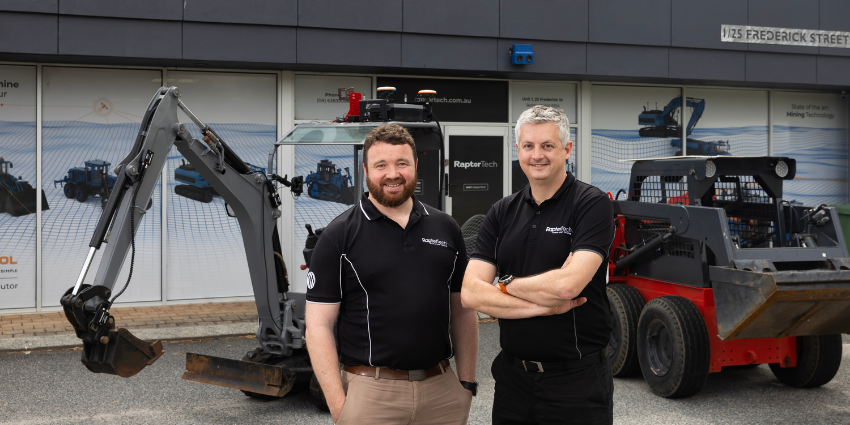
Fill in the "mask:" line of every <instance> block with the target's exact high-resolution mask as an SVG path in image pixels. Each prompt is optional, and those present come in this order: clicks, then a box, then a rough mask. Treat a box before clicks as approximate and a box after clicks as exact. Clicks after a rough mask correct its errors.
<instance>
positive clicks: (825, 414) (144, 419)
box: [0, 322, 850, 425]
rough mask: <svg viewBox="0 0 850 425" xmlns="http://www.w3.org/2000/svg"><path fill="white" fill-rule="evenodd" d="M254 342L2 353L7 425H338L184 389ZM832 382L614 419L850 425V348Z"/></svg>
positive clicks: (760, 373) (659, 402) (728, 379)
mask: <svg viewBox="0 0 850 425" xmlns="http://www.w3.org/2000/svg"><path fill="white" fill-rule="evenodd" d="M480 329H481V343H480V348H479V362H478V380H479V382H480V390H479V395H478V397H476V398H475V400H474V402H473V405H472V412H471V414H470V422H469V423H470V424H489V423H490V408H491V405H492V400H493V385H494V383H493V379H492V378H491V377H490V371H489V367H490V362H491V361H492V359H493V357H495V356H496V354H497V353H498V344H499V343H498V325H497V324H495V323H492V322H490V323H482V324H481V326H480ZM255 344H256V341H255V339H254V338H253V337H226V338H218V339H206V340H186V341H176V342H166V343H165V350H166V353H165V354H164V355H163V357H162V358H161V359H159V360H158V361H157V362H156V363H154V364H153V365H152V366H149V367H147V368H146V369H145V370H143V371H142V372H141V373H139V374H138V375H136V376H134V377H132V378H128V379H123V378H119V377H116V376H109V375H97V374H92V373H90V372H88V370H86V368H85V367H84V366H83V365H82V364H80V362H79V356H80V351H78V350H57V351H32V352H6V353H0V424H23V425H30V424H107V423H108V424H151V423H157V424H159V423H167V424H260V423H277V424H299V425H301V424H306V425H309V424H331V419H330V415H329V414H328V413H326V412H322V411H319V410H318V409H316V408H315V407H314V406H313V405H312V404H311V403H310V398H309V395H308V393H307V391H304V390H301V391H296V392H294V393H291V394H289V395H287V396H286V397H284V398H283V399H280V400H275V401H270V402H263V401H258V400H254V399H251V398H248V397H245V396H244V395H242V394H241V393H240V392H239V391H237V390H232V389H228V388H222V387H217V386H213V385H206V384H200V383H196V382H190V381H184V380H182V379H181V378H180V377H181V376H182V374H183V371H184V370H185V353H186V352H196V353H203V354H208V355H214V356H220V357H227V358H241V357H242V355H244V354H245V352H246V351H248V350H250V349H253V348H254V347H255ZM843 364H844V366H843V367H842V368H841V370H840V371H839V373H838V376H836V377H835V379H833V381H832V382H830V383H828V384H826V385H824V386H823V387H821V388H816V389H806V390H802V389H795V388H789V387H786V386H785V385H782V384H780V383H779V382H778V381H777V380H776V379H775V378H774V377H773V374H771V372H770V369H769V368H768V367H767V366H759V367H754V368H743V369H741V368H733V369H727V370H724V371H723V372H721V373H716V374H711V375H710V376H709V379H708V382H707V383H706V385H705V387H704V388H703V390H702V391H701V392H700V393H699V394H697V395H695V396H693V397H690V398H687V399H683V400H667V399H664V398H660V397H657V396H655V395H654V394H653V393H652V392H651V391H650V390H649V388H648V387H647V386H646V384H645V383H644V382H643V379H642V378H639V377H638V378H628V379H619V378H615V379H614V385H615V391H614V401H615V407H614V420H615V423H623V424H625V423H628V424H659V423H670V424H673V423H675V424H718V423H719V424H723V423H729V424H739V423H780V422H781V423H818V424H828V423H850V344H845V345H844V356H843Z"/></svg>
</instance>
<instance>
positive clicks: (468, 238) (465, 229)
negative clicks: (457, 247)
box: [460, 214, 485, 257]
mask: <svg viewBox="0 0 850 425" xmlns="http://www.w3.org/2000/svg"><path fill="white" fill-rule="evenodd" d="M484 218H485V216H484V214H476V215H474V216H472V217H469V218H468V219H467V220H466V221H465V222H464V223H463V225H462V226H460V233H461V236H463V242H464V244H465V245H466V255H467V257H468V256H471V255H472V252H473V251H475V243H476V242H478V231H479V230H480V229H481V224H482V223H484Z"/></svg>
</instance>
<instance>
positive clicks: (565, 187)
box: [522, 171, 576, 205]
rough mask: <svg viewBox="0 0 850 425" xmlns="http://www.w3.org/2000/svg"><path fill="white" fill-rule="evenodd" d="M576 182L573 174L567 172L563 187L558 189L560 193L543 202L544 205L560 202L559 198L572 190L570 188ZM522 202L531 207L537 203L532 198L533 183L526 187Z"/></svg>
mask: <svg viewBox="0 0 850 425" xmlns="http://www.w3.org/2000/svg"><path fill="white" fill-rule="evenodd" d="M575 181H576V178H575V176H573V174H572V173H570V172H569V171H567V178H566V179H564V182H563V183H562V184H561V187H559V188H558V191H557V192H555V194H554V195H552V197H551V198H549V199H547V200H545V201H543V203H546V202H549V201H553V202H554V201H556V200H558V198H560V197H561V195H563V194H564V193H566V191H567V190H569V189H570V186H572V185H573V183H574V182H575ZM522 200H523V201H524V202H525V203H527V204H529V205H533V204H534V203H535V200H534V197H533V196H531V183H529V184H527V185H525V189H523V191H522Z"/></svg>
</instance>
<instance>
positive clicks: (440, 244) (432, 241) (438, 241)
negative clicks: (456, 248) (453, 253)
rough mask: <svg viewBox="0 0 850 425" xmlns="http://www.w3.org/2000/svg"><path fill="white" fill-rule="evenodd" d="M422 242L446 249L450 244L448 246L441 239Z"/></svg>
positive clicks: (423, 239) (424, 239)
mask: <svg viewBox="0 0 850 425" xmlns="http://www.w3.org/2000/svg"><path fill="white" fill-rule="evenodd" d="M422 242H425V243H427V244H431V245H437V246H442V247H444V248H445V247H448V246H449V244H447V243H446V242H445V241H441V240H439V239H428V238H422Z"/></svg>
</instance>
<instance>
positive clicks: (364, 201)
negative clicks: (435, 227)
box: [359, 192, 429, 221]
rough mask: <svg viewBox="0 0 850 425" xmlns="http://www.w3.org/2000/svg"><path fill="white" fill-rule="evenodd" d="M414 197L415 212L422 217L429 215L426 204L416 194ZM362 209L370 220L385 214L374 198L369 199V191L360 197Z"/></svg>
mask: <svg viewBox="0 0 850 425" xmlns="http://www.w3.org/2000/svg"><path fill="white" fill-rule="evenodd" d="M410 197H411V198H412V199H413V212H415V213H417V214H419V216H420V217H425V216H428V215H429V214H428V211H427V210H426V209H425V204H423V203H422V202H420V201H419V199H418V198H417V197H416V195H411V196H410ZM359 207H360V211H361V212H362V213H363V215H364V216H366V219H367V220H369V221H372V220H377V219H379V218H381V217H383V216H384V214H382V213H381V212H380V211H378V208H376V207H375V204H373V203H372V200H371V199H369V192H364V193H363V197H362V198H360V203H359Z"/></svg>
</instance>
